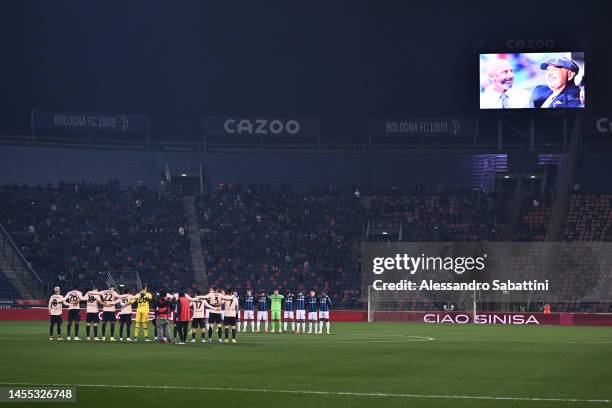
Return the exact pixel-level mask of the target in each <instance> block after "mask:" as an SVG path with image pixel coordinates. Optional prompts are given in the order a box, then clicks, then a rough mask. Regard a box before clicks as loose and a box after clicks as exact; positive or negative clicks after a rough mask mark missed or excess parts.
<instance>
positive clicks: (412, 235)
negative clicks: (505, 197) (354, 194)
mask: <svg viewBox="0 0 612 408" xmlns="http://www.w3.org/2000/svg"><path fill="white" fill-rule="evenodd" d="M367 206H368V219H369V221H370V223H371V225H372V226H376V225H380V226H382V225H385V224H386V225H389V223H390V222H396V223H398V225H399V223H401V225H402V236H401V240H402V241H404V242H417V241H418V242H450V241H494V240H495V239H496V238H497V237H498V234H499V227H498V220H497V212H496V208H495V205H494V202H493V200H492V199H491V197H490V196H489V195H486V194H482V193H481V192H478V191H472V190H448V191H443V192H436V193H433V194H427V193H425V192H422V191H402V190H401V189H392V190H389V191H387V192H384V193H377V194H376V195H373V196H370V197H369V198H368V199H367Z"/></svg>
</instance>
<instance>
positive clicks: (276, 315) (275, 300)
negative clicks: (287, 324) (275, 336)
mask: <svg viewBox="0 0 612 408" xmlns="http://www.w3.org/2000/svg"><path fill="white" fill-rule="evenodd" d="M268 298H269V299H270V303H271V307H270V310H271V313H272V319H271V320H272V333H274V325H275V323H276V322H278V332H279V333H282V332H283V326H282V322H281V305H282V303H283V299H284V298H285V297H284V296H283V295H279V294H278V289H275V290H274V294H272V295H270V296H268Z"/></svg>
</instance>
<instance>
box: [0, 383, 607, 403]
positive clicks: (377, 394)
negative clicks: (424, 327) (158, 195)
mask: <svg viewBox="0 0 612 408" xmlns="http://www.w3.org/2000/svg"><path fill="white" fill-rule="evenodd" d="M0 385H3V386H18V385H21V386H28V387H32V386H38V387H77V388H78V387H84V388H85V387H89V388H127V389H154V390H189V391H235V392H253V393H274V394H299V395H338V396H349V397H384V398H407V399H448V400H452V399H456V400H486V401H532V402H568V403H569V402H582V403H595V404H609V403H610V400H608V399H580V398H546V397H503V396H485V395H480V396H479V395H435V394H396V393H383V392H351V391H313V390H279V389H271V388H235V387H190V386H175V385H136V384H57V383H25V382H0Z"/></svg>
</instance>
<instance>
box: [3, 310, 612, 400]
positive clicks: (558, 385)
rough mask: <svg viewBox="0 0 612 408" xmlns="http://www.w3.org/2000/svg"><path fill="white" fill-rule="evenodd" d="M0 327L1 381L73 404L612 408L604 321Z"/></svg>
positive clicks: (609, 337)
mask: <svg viewBox="0 0 612 408" xmlns="http://www.w3.org/2000/svg"><path fill="white" fill-rule="evenodd" d="M0 329H1V331H0V350H1V353H2V354H1V359H0V361H1V363H0V364H1V368H2V370H1V371H0V387H9V386H10V387H20V388H26V387H33V386H44V385H53V386H60V385H64V386H74V387H76V389H77V402H76V403H69V404H68V403H66V404H65V405H66V406H72V407H81V406H82V407H105V408H108V407H109V406H128V407H131V406H143V407H146V406H151V407H153V406H174V407H190V406H201V405H205V404H206V405H208V404H211V406H218V407H244V406H251V407H260V406H265V407H267V408H271V407H284V408H287V407H313V406H321V407H361V406H364V407H365V406H368V407H371V406H375V407H377V408H382V407H408V406H410V407H470V408H477V407H487V408H489V407H493V408H497V407H499V408H501V407H538V408H545V407H612V402H611V400H612V328H607V327H561V326H552V327H536V326H485V325H423V324H405V323H376V324H367V323H334V324H333V325H332V332H333V334H332V335H325V334H323V335H294V334H281V335H279V334H251V333H248V334H244V333H240V334H239V335H238V343H237V344H219V343H213V344H202V343H200V342H199V338H198V343H195V344H191V343H189V344H187V345H168V344H158V343H144V342H142V341H141V342H137V343H125V342H121V343H120V342H116V343H110V342H93V341H92V342H87V341H81V342H74V341H71V342H67V341H64V342H57V341H49V339H48V324H47V323H46V322H0ZM63 330H64V333H65V330H66V327H65V324H64V327H63ZM84 334H85V330H84V324H82V325H81V329H80V335H81V338H84V337H85V336H84ZM215 339H216V334H215ZM196 404H197V405H196ZM26 405H29V406H31V405H35V406H40V405H39V404H32V403H22V404H21V405H19V404H17V405H16V406H26ZM54 405H55V406H58V404H54Z"/></svg>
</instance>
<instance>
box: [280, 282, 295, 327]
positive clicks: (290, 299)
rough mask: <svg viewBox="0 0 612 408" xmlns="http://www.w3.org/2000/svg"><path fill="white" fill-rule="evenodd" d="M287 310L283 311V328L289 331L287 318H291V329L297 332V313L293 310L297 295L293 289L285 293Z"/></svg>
mask: <svg viewBox="0 0 612 408" xmlns="http://www.w3.org/2000/svg"><path fill="white" fill-rule="evenodd" d="M284 300H285V312H284V313H283V319H284V321H283V330H284V331H285V333H286V332H287V320H291V331H292V332H293V333H295V314H294V311H293V307H294V300H295V296H294V295H293V293H291V290H288V291H287V294H286V295H285V299H284Z"/></svg>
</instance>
